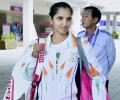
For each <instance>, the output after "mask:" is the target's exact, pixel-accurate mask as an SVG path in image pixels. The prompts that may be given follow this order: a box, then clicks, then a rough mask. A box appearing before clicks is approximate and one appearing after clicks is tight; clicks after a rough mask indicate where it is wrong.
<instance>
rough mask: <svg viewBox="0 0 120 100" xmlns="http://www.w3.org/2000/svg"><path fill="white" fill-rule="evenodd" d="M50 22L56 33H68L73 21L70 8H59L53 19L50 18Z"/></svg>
mask: <svg viewBox="0 0 120 100" xmlns="http://www.w3.org/2000/svg"><path fill="white" fill-rule="evenodd" d="M50 22H51V23H52V27H53V32H54V33H55V34H67V32H68V30H69V28H70V26H71V23H72V15H71V12H70V10H69V9H68V8H59V10H58V12H57V14H56V15H54V17H53V19H50Z"/></svg>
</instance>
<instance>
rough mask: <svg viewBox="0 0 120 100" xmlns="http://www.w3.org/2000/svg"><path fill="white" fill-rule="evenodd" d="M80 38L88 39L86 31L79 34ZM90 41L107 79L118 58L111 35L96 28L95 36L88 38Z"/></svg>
mask: <svg viewBox="0 0 120 100" xmlns="http://www.w3.org/2000/svg"><path fill="white" fill-rule="evenodd" d="M78 37H88V35H87V33H86V31H85V30H84V31H81V32H79V33H78ZM88 41H89V43H90V44H91V45H92V47H93V48H94V49H93V50H94V53H95V55H96V58H97V61H98V62H99V64H100V65H101V67H102V68H103V69H104V70H103V72H102V73H103V74H104V75H105V76H106V78H107V77H108V73H109V72H110V69H111V67H112V65H113V64H114V62H115V57H116V49H115V44H114V41H113V39H112V36H111V34H110V33H109V32H107V31H105V30H101V29H98V28H96V30H95V32H94V33H93V35H92V36H90V37H89V38H88Z"/></svg>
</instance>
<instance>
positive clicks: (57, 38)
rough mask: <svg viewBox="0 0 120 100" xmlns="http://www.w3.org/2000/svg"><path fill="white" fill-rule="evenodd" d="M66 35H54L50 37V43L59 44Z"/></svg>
mask: <svg viewBox="0 0 120 100" xmlns="http://www.w3.org/2000/svg"><path fill="white" fill-rule="evenodd" d="M67 36H68V34H54V33H53V35H52V38H51V39H52V43H53V44H59V43H61V42H62V41H64V40H65V39H66V38H67Z"/></svg>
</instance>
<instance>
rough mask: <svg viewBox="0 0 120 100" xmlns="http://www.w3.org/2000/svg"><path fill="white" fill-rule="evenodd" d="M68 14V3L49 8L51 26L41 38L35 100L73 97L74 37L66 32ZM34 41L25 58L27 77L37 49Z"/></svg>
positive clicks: (58, 99)
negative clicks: (43, 44)
mask: <svg viewBox="0 0 120 100" xmlns="http://www.w3.org/2000/svg"><path fill="white" fill-rule="evenodd" d="M72 14H73V10H72V8H71V6H70V5H69V4H67V3H65V2H58V3H55V4H53V5H52V7H51V8H50V12H49V16H50V18H49V21H50V24H51V26H52V28H53V30H52V32H51V33H50V35H49V36H48V37H47V38H46V40H45V44H46V45H45V56H44V62H43V63H41V65H40V67H41V68H40V69H39V70H41V72H42V79H41V81H40V83H39V89H38V95H39V100H71V99H72V100H77V97H76V94H77V87H76V83H75V73H76V70H77V67H78V50H77V42H76V39H75V37H74V36H73V35H72V34H71V33H70V32H69V28H70V26H71V23H72ZM36 45H37V46H34V47H33V52H32V56H31V58H28V59H29V65H28V68H27V71H28V75H27V76H28V77H29V76H30V77H31V76H32V75H33V72H34V65H35V63H36V58H37V55H38V52H39V44H36ZM36 54H37V55H36ZM35 55H36V56H35ZM38 67H39V66H38Z"/></svg>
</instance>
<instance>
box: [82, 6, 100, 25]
mask: <svg viewBox="0 0 120 100" xmlns="http://www.w3.org/2000/svg"><path fill="white" fill-rule="evenodd" d="M84 10H91V13H92V17H93V18H95V17H97V18H98V21H97V23H98V22H99V21H100V19H101V11H100V10H99V9H98V8H97V7H94V6H88V7H85V8H84Z"/></svg>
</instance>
